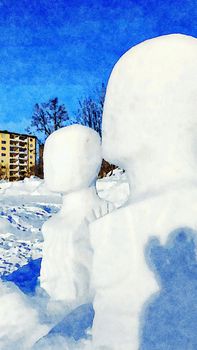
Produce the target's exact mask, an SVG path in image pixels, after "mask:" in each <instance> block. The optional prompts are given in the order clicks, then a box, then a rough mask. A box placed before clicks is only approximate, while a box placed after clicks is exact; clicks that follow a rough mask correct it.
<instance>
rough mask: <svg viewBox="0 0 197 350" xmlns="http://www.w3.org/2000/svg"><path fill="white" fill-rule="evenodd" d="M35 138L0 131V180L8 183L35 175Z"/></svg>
mask: <svg viewBox="0 0 197 350" xmlns="http://www.w3.org/2000/svg"><path fill="white" fill-rule="evenodd" d="M35 167H36V137H35V136H31V135H26V134H18V133H14V132H9V131H1V130H0V178H1V179H7V180H10V181H15V180H20V179H23V178H24V177H26V176H30V175H35Z"/></svg>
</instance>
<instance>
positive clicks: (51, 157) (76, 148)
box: [40, 125, 112, 306]
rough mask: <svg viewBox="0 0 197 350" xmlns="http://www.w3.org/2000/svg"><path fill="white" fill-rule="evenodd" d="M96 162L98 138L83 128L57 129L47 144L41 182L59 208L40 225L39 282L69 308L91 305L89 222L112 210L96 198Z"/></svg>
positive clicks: (97, 161)
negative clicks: (56, 198)
mask: <svg viewBox="0 0 197 350" xmlns="http://www.w3.org/2000/svg"><path fill="white" fill-rule="evenodd" d="M101 161H102V154H101V141H100V137H99V135H98V134H97V133H96V132H95V131H94V130H92V129H90V128H87V127H85V126H82V125H72V126H68V127H64V128H61V129H59V130H58V131H55V132H54V133H53V134H52V135H50V136H49V138H48V139H47V141H46V144H45V148H44V176H45V181H46V184H47V186H48V188H49V189H50V190H51V191H55V192H60V193H62V194H63V203H62V208H61V210H60V212H59V213H58V214H56V215H54V216H53V217H52V218H50V219H49V220H48V221H47V222H46V223H45V224H44V225H43V229H42V231H43V235H44V245H43V259H42V264H41V275H40V282H41V287H42V288H44V289H45V290H46V291H47V293H48V294H49V296H50V297H51V298H53V299H54V300H61V301H66V302H68V303H71V305H72V306H76V305H78V304H80V303H85V302H89V301H90V300H91V295H92V292H91V288H90V269H91V265H92V249H91V246H90V242H89V222H91V221H93V220H94V219H96V218H99V217H100V216H103V215H105V214H107V213H108V212H109V211H110V210H111V209H112V207H111V205H109V204H108V203H107V202H105V201H103V200H101V199H100V198H99V197H98V195H97V192H96V187H95V184H96V178H97V174H98V172H99V169H100V165H101Z"/></svg>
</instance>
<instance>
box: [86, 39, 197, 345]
mask: <svg viewBox="0 0 197 350" xmlns="http://www.w3.org/2000/svg"><path fill="white" fill-rule="evenodd" d="M196 60H197V40H196V39H194V38H192V37H189V36H185V35H168V36H163V37H158V38H155V39H152V40H148V41H145V42H144V43H141V44H139V45H137V46H136V47H134V48H132V49H131V50H129V51H128V52H127V53H126V54H125V55H123V57H122V58H121V59H120V60H119V61H118V63H117V64H116V66H115V67H114V69H113V72H112V74H111V77H110V80H109V84H108V88H107V94H106V100H105V106H104V115H103V154H104V158H105V159H106V160H108V161H110V162H111V163H113V164H117V165H119V166H120V167H122V168H124V169H125V170H126V171H127V175H128V178H129V182H130V190H131V195H130V200H129V203H128V204H127V206H125V207H123V208H121V209H119V210H116V211H114V212H113V213H111V214H110V215H107V216H106V217H104V218H102V219H100V220H98V221H95V222H94V223H92V224H91V240H92V247H93V250H94V264H93V282H94V285H95V288H96V296H95V300H94V310H95V319H94V324H93V344H94V349H107V350H109V349H110V350H130V349H131V350H137V349H139V339H140V316H141V315H142V312H143V307H144V305H145V303H146V301H148V299H149V297H150V296H151V295H152V294H153V293H155V292H156V291H158V289H159V286H158V283H157V281H156V279H155V276H154V274H153V271H151V269H150V268H149V266H148V265H147V263H146V258H145V247H146V245H147V242H148V241H149V239H150V237H151V236H156V237H157V238H158V239H159V240H160V243H161V244H164V243H165V242H166V241H167V237H168V234H169V233H170V232H171V231H173V230H175V229H179V228H181V227H183V228H184V227H189V228H190V229H196V227H197V220H196V203H197V181H196V177H197V175H196V174H197V115H196V110H197V99H196V96H197V66H196Z"/></svg>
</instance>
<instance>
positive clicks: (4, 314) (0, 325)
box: [0, 282, 48, 350]
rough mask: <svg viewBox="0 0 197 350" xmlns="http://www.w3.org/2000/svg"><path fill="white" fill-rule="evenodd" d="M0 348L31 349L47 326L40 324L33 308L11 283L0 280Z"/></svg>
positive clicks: (5, 349)
mask: <svg viewBox="0 0 197 350" xmlns="http://www.w3.org/2000/svg"><path fill="white" fill-rule="evenodd" d="M0 305H1V307H0V348H1V350H8V349H10V350H11V349H17V350H24V349H27V350H28V349H31V348H32V346H33V344H34V343H35V342H36V340H37V339H39V338H40V337H42V336H44V335H45V334H46V333H47V331H48V327H47V326H45V325H42V324H41V323H40V321H39V316H38V313H37V311H36V310H35V308H33V307H32V306H31V304H30V302H29V300H28V299H27V297H26V296H25V295H24V294H23V293H22V292H20V290H19V289H18V288H17V287H16V286H14V285H13V284H12V283H6V284H5V283H2V282H0Z"/></svg>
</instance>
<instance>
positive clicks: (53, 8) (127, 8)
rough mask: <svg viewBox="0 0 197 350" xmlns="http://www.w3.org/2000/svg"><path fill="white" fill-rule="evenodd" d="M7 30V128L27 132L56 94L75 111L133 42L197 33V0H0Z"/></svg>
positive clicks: (1, 87)
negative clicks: (41, 105)
mask: <svg viewBox="0 0 197 350" xmlns="http://www.w3.org/2000/svg"><path fill="white" fill-rule="evenodd" d="M0 33H1V34H0V101H1V103H0V129H7V130H13V131H18V132H23V131H24V129H25V127H26V126H27V125H28V124H29V120H30V117H31V115H32V110H33V106H34V104H35V103H36V102H45V101H47V100H48V99H49V98H51V97H56V96H58V97H59V99H60V101H61V102H63V103H64V104H65V105H66V106H67V109H68V111H69V114H70V115H71V116H72V115H73V113H74V111H75V110H76V109H77V104H78V99H79V98H82V97H84V96H86V95H88V94H90V93H91V91H93V90H94V89H95V87H97V86H99V85H100V84H101V83H102V82H105V83H106V82H107V80H108V78H109V75H110V72H111V70H112V68H113V65H114V64H115V63H116V61H117V60H118V58H119V57H120V56H121V55H122V54H123V53H124V52H125V51H127V50H128V49H129V48H130V47H132V46H133V45H135V44H137V43H139V42H141V41H143V40H145V39H148V38H152V37H155V36H158V35H163V34H169V33H184V34H190V35H193V36H195V37H196V36H197V0H170V1H169V0H163V1H162V0H161V1H159V0H119V1H117V0H110V1H108V0H100V1H99V0H81V1H79V0H54V1H51V0H0Z"/></svg>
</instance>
